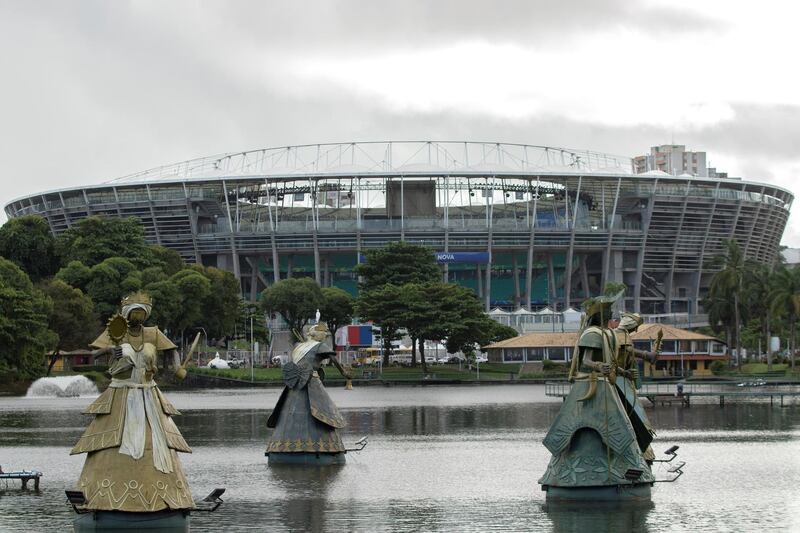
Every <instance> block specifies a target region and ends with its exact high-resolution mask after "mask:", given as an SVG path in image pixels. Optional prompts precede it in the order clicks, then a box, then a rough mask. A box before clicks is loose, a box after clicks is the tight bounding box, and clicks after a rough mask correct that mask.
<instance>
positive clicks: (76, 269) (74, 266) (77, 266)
mask: <svg viewBox="0 0 800 533" xmlns="http://www.w3.org/2000/svg"><path fill="white" fill-rule="evenodd" d="M56 279H60V280H61V281H63V282H64V283H66V284H68V285H71V286H72V287H75V288H76V289H80V290H82V291H84V292H86V286H87V285H89V281H91V279H92V269H90V268H89V267H87V266H86V265H84V264H83V263H81V262H80V261H70V262H69V263H68V264H67V266H65V267H62V268H61V270H59V271H58V273H56Z"/></svg>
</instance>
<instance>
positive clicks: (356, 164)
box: [5, 141, 793, 316]
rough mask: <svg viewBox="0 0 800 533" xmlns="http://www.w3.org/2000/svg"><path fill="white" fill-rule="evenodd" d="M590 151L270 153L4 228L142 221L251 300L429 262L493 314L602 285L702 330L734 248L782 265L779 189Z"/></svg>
mask: <svg viewBox="0 0 800 533" xmlns="http://www.w3.org/2000/svg"><path fill="white" fill-rule="evenodd" d="M633 168H634V166H633V164H632V159H631V158H629V157H620V156H614V155H609V154H603V153H598V152H591V151H585V150H570V149H566V148H553V147H545V146H530V145H523V144H507V143H490V142H437V141H402V142H399V141H395V142H351V143H337V144H313V145H302V146H287V147H278V148H265V149H259V150H250V151H245V152H237V153H225V154H220V155H215V156H210V157H203V158H198V159H192V160H189V161H184V162H181V163H176V164H172V165H166V166H162V167H158V168H154V169H151V170H146V171H143V172H139V173H136V174H131V175H129V176H125V177H122V178H118V179H114V180H111V181H108V182H105V183H102V184H99V185H92V186H77V187H71V188H64V189H60V190H54V191H47V192H42V193H36V194H31V195H30V196H26V197H22V198H19V199H16V200H13V201H11V202H10V203H9V204H8V205H6V206H5V211H6V214H7V215H8V217H9V218H13V217H19V216H23V215H29V214H37V215H41V216H43V217H45V218H46V219H47V221H48V223H49V224H50V227H51V229H52V231H53V232H54V233H55V234H58V233H61V232H63V231H65V230H66V229H67V228H69V227H70V226H71V225H72V224H75V223H76V222H78V221H80V220H81V219H83V218H85V217H88V216H92V215H105V216H110V217H131V216H133V217H138V218H139V219H141V221H142V222H143V224H144V226H145V228H146V234H147V238H148V240H149V241H150V242H152V243H154V244H160V245H163V246H166V247H168V248H172V249H174V250H176V251H177V252H179V253H180V254H181V255H182V256H183V257H184V258H185V259H186V260H188V261H190V262H196V263H202V264H204V265H213V266H217V267H219V268H224V269H227V270H230V271H232V272H234V273H235V274H236V275H237V277H239V279H240V280H241V286H242V291H243V296H244V297H246V298H251V299H255V298H256V297H257V295H258V293H259V292H260V291H261V290H263V289H264V288H265V287H267V286H269V285H270V284H272V283H274V282H276V281H278V280H279V279H285V278H288V277H292V276H295V277H297V276H313V277H314V278H316V280H317V281H318V282H319V283H320V284H322V285H323V286H338V287H341V288H344V289H345V290H348V291H350V292H351V293H354V294H355V292H356V290H357V289H356V287H357V279H356V276H355V274H354V272H353V267H354V265H356V264H357V262H358V261H359V259H360V258H361V257H362V256H363V253H364V252H365V251H366V250H369V249H372V248H376V247H381V246H384V245H386V244H387V243H390V242H394V241H399V240H404V241H407V242H411V243H415V244H421V245H425V246H428V247H430V248H431V249H432V250H434V251H435V252H436V257H437V260H438V261H439V262H440V263H443V264H444V268H443V271H444V279H445V280H447V281H448V282H455V283H460V284H462V285H465V286H468V287H471V288H473V289H474V290H475V291H476V292H477V294H478V295H479V296H480V298H481V299H482V301H483V302H485V306H486V310H487V311H488V310H489V309H490V308H493V307H502V308H506V309H516V308H518V307H520V306H521V307H524V308H526V309H528V310H532V309H540V308H542V307H545V306H549V307H550V308H551V309H556V310H564V309H568V308H569V307H577V306H578V305H579V304H580V302H581V301H582V300H583V299H584V298H585V297H586V296H587V295H593V294H597V293H598V292H599V291H601V290H602V288H603V287H604V286H605V284H606V283H607V282H612V281H613V282H623V283H625V284H626V285H627V286H628V288H629V289H628V292H627V294H626V301H625V306H626V308H627V309H629V310H635V311H638V312H641V313H645V314H656V315H658V314H663V315H675V314H681V315H685V316H692V315H697V314H701V313H702V310H701V309H700V307H699V302H700V300H701V299H702V298H703V296H704V295H705V294H706V292H707V290H708V284H709V281H710V278H711V276H712V275H713V272H712V271H710V270H709V269H708V265H707V261H708V260H709V259H710V258H711V257H713V256H714V255H715V254H718V253H720V252H721V250H722V241H723V240H724V239H728V238H734V239H736V240H737V241H738V242H739V244H740V245H741V247H742V249H743V251H744V254H745V256H746V257H747V258H750V259H754V260H757V261H761V262H768V261H772V260H774V259H775V257H776V255H777V254H778V251H779V243H780V240H781V236H782V234H783V230H784V227H785V226H786V222H787V218H788V216H789V209H790V206H791V203H792V201H793V196H792V194H791V193H790V192H789V191H787V190H785V189H782V188H779V187H776V186H774V185H770V184H766V183H759V182H755V181H746V180H743V179H739V178H727V177H725V178H723V179H709V178H702V177H694V176H691V175H688V174H683V175H677V176H676V175H670V174H667V173H665V172H662V171H650V172H646V173H644V174H634V172H633Z"/></svg>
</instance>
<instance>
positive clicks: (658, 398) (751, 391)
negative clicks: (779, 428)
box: [545, 381, 800, 407]
mask: <svg viewBox="0 0 800 533" xmlns="http://www.w3.org/2000/svg"><path fill="white" fill-rule="evenodd" d="M680 384H681V385H682V390H681V391H680V392H679V390H678V385H679V383H677V382H670V383H664V382H652V381H651V382H645V383H644V384H643V385H642V388H641V389H639V391H638V396H639V398H646V399H648V400H649V401H650V402H651V403H652V404H653V405H654V406H655V405H658V404H661V405H672V404H673V403H679V404H681V405H682V406H684V407H691V404H692V399H693V398H718V399H719V404H720V405H725V399H726V398H728V399H751V400H752V399H760V400H766V399H767V398H769V403H770V405H772V404H775V403H779V404H780V406H781V407H784V406H785V405H786V403H787V402H786V399H787V398H788V399H791V398H796V397H800V383H795V382H763V381H762V382H753V381H750V382H743V383H737V382H728V381H725V382H718V381H687V382H682V383H680ZM571 389H572V384H571V383H569V382H567V381H548V382H547V383H545V394H546V395H547V396H551V397H559V398H566V397H567V395H568V394H569V391H570V390H571Z"/></svg>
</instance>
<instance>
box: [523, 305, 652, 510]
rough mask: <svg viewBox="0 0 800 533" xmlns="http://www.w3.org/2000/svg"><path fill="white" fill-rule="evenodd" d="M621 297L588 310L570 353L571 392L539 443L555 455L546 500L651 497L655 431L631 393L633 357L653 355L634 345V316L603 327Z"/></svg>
mask: <svg viewBox="0 0 800 533" xmlns="http://www.w3.org/2000/svg"><path fill="white" fill-rule="evenodd" d="M621 295H622V293H619V294H617V295H615V296H610V297H608V296H601V297H598V298H595V299H593V300H592V301H591V302H590V304H589V306H588V307H587V309H586V315H585V317H584V323H583V327H582V328H581V332H580V334H579V336H578V341H577V343H576V345H575V348H574V350H573V354H572V362H571V366H570V372H569V380H570V381H571V382H573V385H572V390H571V391H570V393H569V395H568V396H567V398H566V399H565V401H564V404H563V405H562V407H561V410H560V411H559V413H558V415H557V416H556V419H555V421H554V422H553V425H552V426H551V427H550V430H549V431H548V433H547V435H546V437H545V439H544V445H545V446H546V447H547V449H548V450H550V452H551V453H552V454H553V456H552V458H551V459H550V464H549V465H548V467H547V471H546V472H545V474H544V476H542V478H541V479H540V480H539V483H540V484H541V485H542V489H543V490H545V491H547V498H548V499H567V500H574V499H593V500H597V499H600V500H602V499H611V500H617V499H649V497H650V487H651V485H652V484H653V483H654V482H655V478H654V477H653V474H652V472H651V469H650V464H651V463H652V462H653V460H654V457H653V452H652V450H651V449H650V443H651V442H652V440H653V435H654V432H653V430H652V427H651V425H650V422H649V420H648V419H647V416H646V414H645V412H644V410H643V409H642V406H641V405H640V404H639V402H638V399H637V396H636V389H637V388H638V387H640V386H641V382H640V376H639V370H638V368H637V363H636V358H647V359H649V360H650V361H651V362H653V363H654V362H655V357H656V356H655V354H653V353H646V352H642V351H640V350H635V349H634V348H633V343H632V342H631V339H630V333H631V332H633V331H635V330H636V328H637V327H638V326H639V325H640V324H641V318H640V317H639V316H638V315H634V314H630V313H625V314H623V316H622V319H621V320H620V324H619V326H618V327H617V328H616V329H614V330H612V329H610V328H609V327H608V321H609V319H610V318H611V306H612V305H613V303H614V302H615V301H616V300H617V299H618V298H619V297H620V296H621ZM658 349H659V347H658V342H657V343H656V351H658Z"/></svg>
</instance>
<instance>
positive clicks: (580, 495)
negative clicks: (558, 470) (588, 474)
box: [542, 483, 652, 502]
mask: <svg viewBox="0 0 800 533" xmlns="http://www.w3.org/2000/svg"><path fill="white" fill-rule="evenodd" d="M651 486H652V483H636V484H630V485H627V484H626V485H605V486H595V487H553V486H548V485H542V490H543V491H545V492H546V493H547V501H548V502H550V501H558V502H584V501H593V502H630V501H641V502H649V501H650V487H651Z"/></svg>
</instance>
